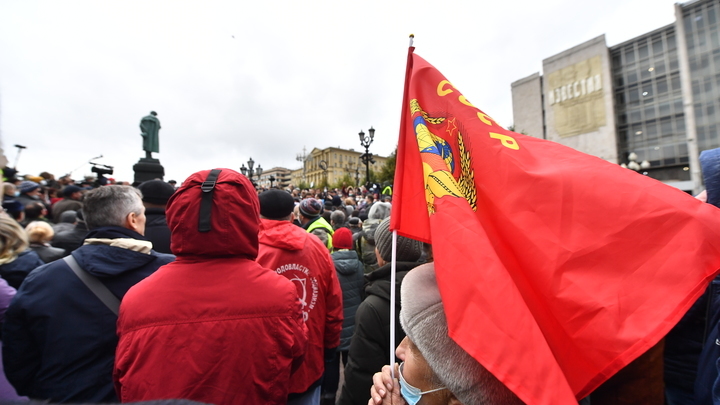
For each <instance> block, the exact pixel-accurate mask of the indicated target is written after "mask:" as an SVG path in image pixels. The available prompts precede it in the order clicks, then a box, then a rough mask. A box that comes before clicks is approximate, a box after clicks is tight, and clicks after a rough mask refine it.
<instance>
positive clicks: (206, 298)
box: [0, 169, 712, 405]
mask: <svg viewBox="0 0 720 405" xmlns="http://www.w3.org/2000/svg"><path fill="white" fill-rule="evenodd" d="M384 190H385V191H386V194H382V193H381V192H379V188H375V187H369V188H366V187H359V188H353V187H346V188H337V189H331V190H322V191H321V190H314V189H302V190H301V189H299V188H295V187H293V186H289V187H276V188H272V189H268V190H265V189H260V190H258V189H257V188H256V187H255V185H254V184H253V183H252V182H251V181H250V180H248V179H247V178H246V177H245V176H243V175H241V174H240V173H238V172H235V171H233V170H230V169H214V170H204V171H199V172H197V173H194V174H193V175H191V176H190V177H189V178H188V179H186V180H185V181H184V182H183V183H182V184H181V185H180V186H179V187H178V186H177V185H176V184H175V183H174V182H173V183H170V182H164V181H162V180H159V179H156V180H149V181H146V182H143V183H141V184H137V185H135V186H131V185H129V184H123V183H116V182H114V181H110V182H109V183H108V184H106V185H99V184H97V183H94V182H92V181H86V182H74V181H72V180H71V179H69V178H67V177H63V178H60V179H58V180H55V178H54V176H53V175H52V174H50V173H41V174H40V176H25V178H23V179H16V178H6V179H5V183H4V185H3V192H4V195H3V208H4V213H2V214H0V322H2V334H1V335H0V343H1V344H2V365H3V369H2V374H0V402H1V401H8V400H12V401H16V402H17V403H20V402H26V403H32V402H34V401H43V403H48V402H50V403H80V402H82V403H113V402H123V403H126V402H143V401H145V402H146V403H183V404H189V403H195V402H193V401H197V402H199V403H209V404H286V403H287V404H342V405H351V404H385V403H393V404H402V403H409V404H416V403H426V404H431V403H432V404H466V405H470V404H501V405H502V404H521V403H522V402H521V401H520V400H519V399H518V397H517V396H515V394H514V393H512V392H511V391H510V390H509V389H508V388H506V387H505V386H504V385H503V384H502V383H501V382H500V381H499V380H498V379H497V378H495V377H494V376H493V375H492V374H491V373H489V372H488V371H487V370H486V369H485V368H484V367H483V366H482V365H480V363H479V362H477V361H476V360H475V359H474V358H473V357H471V356H470V355H469V354H468V353H466V352H465V351H464V350H463V349H462V348H460V347H459V346H458V345H457V344H455V343H454V342H453V340H452V339H451V338H450V337H449V332H448V325H447V320H446V319H445V315H444V312H443V306H442V301H441V299H440V294H439V290H438V286H437V281H436V279H435V272H434V265H433V252H432V247H431V246H430V245H429V244H424V243H422V242H419V241H416V240H412V239H409V238H406V237H403V236H398V237H397V240H396V253H395V260H396V262H395V266H392V264H391V261H392V247H393V241H392V239H393V238H392V233H391V231H390V217H391V215H392V196H391V195H390V193H389V192H387V191H388V190H390V188H384ZM393 269H395V276H396V277H395V280H396V281H395V284H394V285H393V284H392V279H391V276H392V274H391V272H392V271H393ZM393 289H394V290H395V292H396V296H397V297H398V300H399V302H398V305H396V307H395V309H396V310H395V313H391V309H390V308H391V306H390V295H391V292H392V290H393ZM702 305H703V304H702V303H700V304H697V305H696V307H699V306H702ZM694 308H695V307H694ZM391 317H394V318H395V320H396V324H397V325H401V326H402V327H401V328H400V327H398V328H397V330H396V331H395V341H394V342H392V344H391V342H390V339H391V331H390V324H391V321H390V319H391ZM681 323H682V322H681ZM681 326H682V325H681ZM678 333H680V332H678V331H677V330H674V331H673V332H671V335H669V338H668V343H671V342H673V343H672V344H673V345H674V346H673V348H674V349H677V348H678V347H680V348H681V350H676V351H675V352H673V350H674V349H672V348H671V349H670V350H668V352H669V353H672V355H673V356H674V357H672V358H670V360H669V362H668V361H667V360H666V362H667V364H669V365H670V369H669V370H668V369H667V367H666V369H665V370H664V368H663V367H664V366H663V362H662V358H663V356H662V350H663V346H662V343H663V342H661V344H659V345H658V346H656V348H653V349H651V351H650V352H648V353H646V354H645V355H643V356H641V357H640V358H638V360H636V361H635V362H633V363H632V364H631V365H630V366H628V367H627V368H626V369H624V370H622V371H621V372H620V373H618V375H620V376H621V377H619V378H620V381H621V382H622V384H618V378H615V380H613V379H611V380H610V381H608V383H606V384H604V385H603V386H601V388H599V389H598V390H597V391H596V392H595V393H594V396H593V395H591V396H590V397H589V398H585V399H582V401H581V403H586V404H587V403H592V404H593V405H597V404H631V403H644V404H656V403H657V404H663V403H665V388H666V387H665V386H666V385H667V386H668V387H674V388H673V389H674V390H675V391H674V394H673V395H670V396H669V398H677V397H678V396H677V392H678V380H675V381H672V382H667V381H665V383H663V371H665V372H666V373H669V374H671V373H672V372H673V370H676V369H677V367H675V368H674V369H673V368H672V367H673V366H674V365H676V363H673V361H674V360H675V359H678V358H681V359H682V358H686V357H687V356H688V353H689V352H692V350H683V348H684V347H685V346H684V345H687V344H688V343H687V342H686V341H681V343H679V344H676V343H674V342H676V341H677V338H674V337H673V336H675V335H677V334H678ZM681 336H682V334H681ZM673 339H674V340H673ZM681 340H682V339H681ZM699 340H702V339H699ZM700 343H701V344H700V346H702V342H700ZM690 346H692V345H690ZM695 346H697V345H695ZM695 346H693V347H695ZM700 349H701V348H700ZM700 349H698V348H697V347H695V351H699V350H700ZM392 350H396V354H397V358H398V359H399V361H400V364H395V365H393V366H392V367H391V366H389V365H388V362H389V361H388V360H389V353H390V351H392ZM658 353H659V354H658ZM683 356H685V357H683ZM658 359H659V360H658ZM686 363H687V362H686ZM696 363H697V360H696ZM638 370H639V371H638ZM658 380H659V384H657V383H658ZM680 380H681V379H680ZM693 383H694V379H692V380H691V381H690V382H689V383H687V384H686V388H687V385H688V384H690V385H692V384H693ZM711 388H712V387H710V389H711ZM690 390H691V388H690ZM156 401H161V402H156ZM591 401H592V402H591ZM145 402H143V403H145ZM13 403H15V402H13ZM667 403H671V404H681V403H686V402H683V401H682V400H678V401H676V402H672V401H668V402H667ZM687 403H695V402H687ZM698 403H701V402H698ZM702 403H712V402H702Z"/></svg>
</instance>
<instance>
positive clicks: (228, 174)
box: [114, 169, 307, 405]
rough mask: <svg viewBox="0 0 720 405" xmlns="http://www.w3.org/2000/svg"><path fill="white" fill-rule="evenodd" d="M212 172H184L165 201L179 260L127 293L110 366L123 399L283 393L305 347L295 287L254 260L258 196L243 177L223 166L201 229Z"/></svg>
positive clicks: (227, 398) (221, 400)
mask: <svg viewBox="0 0 720 405" xmlns="http://www.w3.org/2000/svg"><path fill="white" fill-rule="evenodd" d="M208 173H209V171H208V170H206V171H202V172H198V173H195V174H193V175H192V176H190V177H189V178H188V179H187V180H186V181H185V183H183V186H182V187H181V188H180V189H179V190H178V191H177V192H176V193H175V194H174V195H173V196H172V198H171V199H170V201H169V202H168V208H167V221H168V225H169V226H170V230H171V232H172V245H171V248H172V251H173V252H174V253H175V255H176V256H177V259H176V261H175V262H173V263H172V265H167V266H163V267H161V268H160V269H159V270H158V271H157V272H156V273H154V274H153V276H152V277H148V278H146V279H145V280H144V281H143V282H141V283H138V284H137V285H135V286H134V287H133V288H131V289H130V290H129V291H128V293H127V294H126V295H125V297H124V298H123V301H122V305H121V307H120V316H119V319H118V328H117V331H118V335H119V338H120V341H119V343H118V348H117V352H116V358H115V372H114V379H115V385H116V389H117V392H118V396H119V397H120V399H121V401H122V402H134V401H146V400H157V399H170V398H178V399H190V400H195V401H200V402H205V403H212V404H217V405H220V404H284V403H286V401H287V395H288V387H289V386H290V375H291V372H292V370H293V369H295V368H296V367H298V366H299V364H300V363H301V361H302V356H303V354H304V352H305V350H306V346H307V328H306V326H305V324H304V322H303V319H302V312H301V306H300V302H299V300H298V297H297V292H296V289H295V286H294V285H293V283H292V282H290V281H288V280H287V279H286V278H284V277H282V276H279V275H278V274H277V273H276V272H274V271H272V270H269V269H267V268H264V267H262V266H260V265H259V264H257V263H256V262H255V261H254V260H255V257H256V256H257V251H258V250H257V249H258V226H259V221H260V218H259V203H258V199H257V194H256V193H255V190H254V188H253V186H252V184H251V183H250V181H248V180H247V178H246V177H245V176H242V175H240V174H239V173H237V172H235V171H233V170H230V169H222V172H221V173H220V175H219V177H218V181H217V183H216V185H215V188H214V189H213V191H212V193H213V194H212V209H211V211H210V212H211V216H210V218H211V220H210V224H211V229H210V231H208V232H200V231H199V229H198V223H199V217H200V202H201V198H202V197H201V195H202V191H201V189H200V186H201V184H202V183H203V181H204V180H205V179H206V177H207V176H208Z"/></svg>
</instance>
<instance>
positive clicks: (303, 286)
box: [275, 263, 318, 321]
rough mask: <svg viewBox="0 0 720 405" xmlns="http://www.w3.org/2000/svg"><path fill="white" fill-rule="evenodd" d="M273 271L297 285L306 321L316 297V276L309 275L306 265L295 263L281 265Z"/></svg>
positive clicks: (313, 306)
mask: <svg viewBox="0 0 720 405" xmlns="http://www.w3.org/2000/svg"><path fill="white" fill-rule="evenodd" d="M275 271H276V272H277V273H278V274H282V275H283V276H285V277H286V278H287V279H288V280H290V281H292V282H293V283H294V284H295V287H297V292H298V297H299V298H300V301H302V306H303V319H304V320H305V321H307V320H308V313H309V312H310V311H312V309H313V308H315V303H317V299H318V281H317V278H315V277H313V276H311V275H310V270H309V269H308V268H307V267H305V266H303V265H301V264H297V263H290V264H285V265H282V266H280V267H278V268H277V270H275ZM308 284H309V285H308Z"/></svg>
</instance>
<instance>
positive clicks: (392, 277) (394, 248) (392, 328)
mask: <svg viewBox="0 0 720 405" xmlns="http://www.w3.org/2000/svg"><path fill="white" fill-rule="evenodd" d="M392 236H393V237H392V260H391V262H390V372H391V376H392V378H395V300H396V299H397V298H396V297H395V282H396V280H395V279H396V276H395V262H396V257H397V256H396V254H397V231H393V233H392Z"/></svg>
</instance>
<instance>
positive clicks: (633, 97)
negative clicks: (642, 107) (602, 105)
mask: <svg viewBox="0 0 720 405" xmlns="http://www.w3.org/2000/svg"><path fill="white" fill-rule="evenodd" d="M639 91H640V90H639V89H638V87H637V86H633V87H629V88H628V104H630V105H634V104H637V103H638V102H639V101H640V92H639Z"/></svg>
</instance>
